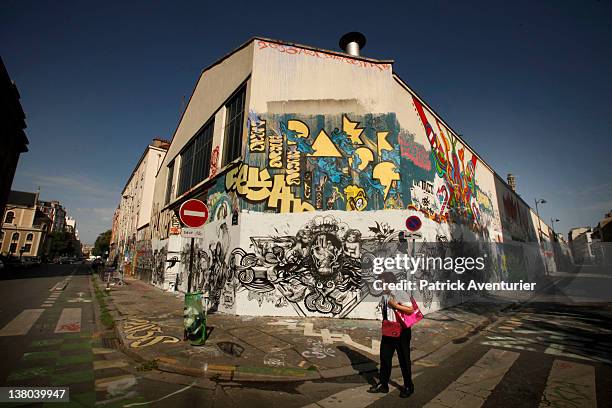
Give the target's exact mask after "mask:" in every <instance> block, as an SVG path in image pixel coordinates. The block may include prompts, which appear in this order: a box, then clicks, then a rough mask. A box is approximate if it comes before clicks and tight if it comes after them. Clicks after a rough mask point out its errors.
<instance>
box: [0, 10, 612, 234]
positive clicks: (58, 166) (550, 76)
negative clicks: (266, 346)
mask: <svg viewBox="0 0 612 408" xmlns="http://www.w3.org/2000/svg"><path fill="white" fill-rule="evenodd" d="M124 3H125V4H124ZM458 3H463V2H438V1H430V2H413V1H411V2H374V3H373V2H359V1H352V2H340V1H338V2H330V1H322V2H318V1H310V2H307V3H295V5H292V2H276V3H275V2H266V1H259V2H241V1H232V2H210V3H208V2H204V1H200V2H180V1H172V2H170V1H168V2H137V1H130V2H121V3H120V2H109V1H107V2H96V3H93V2H85V1H79V2H70V1H61V2H43V1H29V0H19V1H15V0H5V1H3V2H2V4H1V5H0V53H1V55H2V57H3V59H4V62H5V64H6V66H7V68H8V70H9V73H10V74H11V76H12V78H13V80H14V81H15V82H16V83H17V86H18V87H19V91H20V93H21V97H22V99H21V102H22V105H23V107H24V110H25V112H26V115H27V124H28V128H27V135H28V138H29V139H30V151H29V152H28V153H26V154H23V155H22V156H21V159H20V162H19V167H18V169H17V174H16V177H15V182H14V184H13V188H14V189H21V190H29V191H34V190H35V189H36V187H37V186H40V187H41V197H42V198H43V199H57V200H60V201H61V202H63V203H64V204H65V205H66V206H67V207H68V210H69V211H70V213H71V214H72V215H73V216H74V217H75V218H77V223H78V228H79V230H80V232H81V236H82V238H83V241H84V242H87V243H92V242H93V240H94V239H95V237H96V236H97V234H98V233H100V232H102V231H103V230H105V229H107V228H110V225H111V217H112V212H113V210H114V208H115V207H116V205H117V202H118V200H119V194H120V191H121V189H122V188H123V185H124V183H125V181H126V180H127V177H129V175H130V173H131V170H132V168H133V167H134V165H135V164H136V162H137V160H138V159H139V157H140V155H141V153H142V150H143V148H144V146H145V145H146V144H147V143H148V142H149V141H150V140H151V139H152V138H153V137H157V136H161V137H163V138H170V137H171V136H172V133H173V132H174V129H175V128H176V125H177V122H178V119H179V115H180V110H181V102H182V99H183V97H184V96H185V97H188V96H189V94H190V92H191V89H192V87H193V85H194V83H195V81H196V79H197V77H198V74H199V72H200V71H201V69H202V68H204V67H206V66H208V65H209V64H211V63H212V62H214V61H215V60H216V59H218V58H220V57H222V56H223V55H225V54H226V53H228V52H229V51H230V50H232V49H234V48H236V47H237V46H238V45H240V44H242V43H243V42H244V41H246V40H247V39H249V38H250V37H252V36H255V35H258V36H265V37H270V38H278V39H283V40H288V41H295V42H299V43H303V44H309V45H313V46H317V47H321V48H328V49H337V43H338V39H339V37H340V36H341V35H342V34H343V33H345V32H347V31H355V30H358V31H362V32H364V33H365V34H366V36H367V38H368V44H367V46H366V48H365V49H364V51H363V54H364V55H366V56H369V57H373V58H381V59H387V58H389V59H394V60H395V65H394V70H395V72H397V73H398V74H399V75H400V76H401V77H402V78H403V79H404V80H405V81H406V82H407V83H408V84H410V86H411V87H412V88H413V89H415V90H416V91H417V92H418V93H419V94H420V95H421V96H422V97H424V98H425V100H427V101H428V103H429V104H430V105H431V106H433V107H434V109H435V110H436V111H437V112H438V113H440V114H441V115H442V116H443V117H444V118H445V119H446V121H447V122H448V123H449V124H450V125H451V126H452V127H453V128H454V129H455V130H456V131H457V132H459V133H461V134H463V137H464V139H465V140H466V141H467V142H468V143H469V144H470V145H471V146H472V147H474V148H475V149H476V150H477V151H478V153H479V154H480V155H482V156H483V157H484V158H485V160H486V161H487V162H488V163H489V164H490V165H492V166H493V168H494V169H495V170H496V171H497V172H498V173H499V174H501V175H503V176H504V177H505V174H506V173H508V172H512V173H514V174H516V176H517V183H518V191H519V193H520V194H521V196H522V197H523V198H524V199H526V200H527V201H528V202H529V203H533V199H534V197H536V196H537V197H538V198H545V199H546V200H547V201H548V204H545V205H544V206H543V207H542V211H541V212H542V215H543V217H545V218H546V219H550V218H551V217H555V218H560V219H561V222H559V223H558V224H557V225H558V227H559V228H557V229H558V230H559V231H562V232H564V233H567V230H568V229H569V228H570V227H573V226H579V225H580V226H581V225H595V224H596V223H597V222H598V221H599V220H600V219H601V218H602V216H603V214H604V212H606V211H609V210H610V209H612V160H611V159H610V151H611V149H610V148H611V146H610V142H611V140H612V137H611V135H612V75H611V73H612V5H611V4H610V3H609V2H603V1H590V0H585V1H580V2H578V1H571V2H569V1H568V2H563V1H550V2H543V1H538V2H530V1H526V2H523V1H513V2H501V1H500V2H497V1H486V2H484V1H483V2H481V3H476V2H474V3H471V5H469V6H466V5H464V4H458ZM400 4H401V5H400Z"/></svg>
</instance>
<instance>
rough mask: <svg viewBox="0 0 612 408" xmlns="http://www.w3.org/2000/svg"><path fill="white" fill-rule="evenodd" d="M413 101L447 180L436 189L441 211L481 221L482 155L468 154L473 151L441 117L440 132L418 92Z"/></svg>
mask: <svg viewBox="0 0 612 408" xmlns="http://www.w3.org/2000/svg"><path fill="white" fill-rule="evenodd" d="M412 101H413V104H414V107H415V109H416V111H417V114H418V116H419V118H420V120H421V124H422V125H423V127H424V128H425V133H426V135H427V139H428V140H429V144H430V146H431V157H432V159H433V161H434V166H435V169H436V174H437V175H438V177H440V178H441V179H442V180H444V184H443V185H441V186H440V187H439V188H437V189H436V191H435V194H436V196H437V198H438V200H439V202H440V204H441V213H442V214H444V215H445V216H447V217H448V216H449V215H450V216H452V217H454V220H456V221H460V220H467V221H468V222H470V223H478V222H479V221H480V209H479V206H478V203H477V201H476V180H475V172H476V164H477V162H478V158H477V157H476V155H475V154H472V155H471V157H468V155H469V154H470V153H469V151H468V150H467V149H465V148H464V147H460V148H459V149H458V148H457V143H458V139H457V138H456V137H454V136H453V135H452V133H451V132H450V131H449V130H448V129H447V128H446V127H445V126H444V125H442V124H441V123H440V122H439V121H438V120H437V119H436V121H435V125H436V128H437V132H436V130H435V129H434V127H433V126H432V125H431V124H430V123H429V119H427V116H426V114H425V109H424V107H423V105H422V104H421V102H420V101H419V100H418V99H417V98H416V97H414V96H413V97H412ZM446 211H448V214H446Z"/></svg>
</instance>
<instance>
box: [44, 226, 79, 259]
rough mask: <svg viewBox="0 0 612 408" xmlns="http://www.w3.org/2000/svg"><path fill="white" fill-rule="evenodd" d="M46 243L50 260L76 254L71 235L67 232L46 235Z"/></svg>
mask: <svg viewBox="0 0 612 408" xmlns="http://www.w3.org/2000/svg"><path fill="white" fill-rule="evenodd" d="M47 242H48V245H49V247H48V248H49V256H50V257H51V258H54V257H56V256H66V255H67V256H71V255H75V253H76V250H75V249H76V248H75V247H74V241H73V239H72V234H70V233H69V232H60V231H55V232H51V233H49V235H47Z"/></svg>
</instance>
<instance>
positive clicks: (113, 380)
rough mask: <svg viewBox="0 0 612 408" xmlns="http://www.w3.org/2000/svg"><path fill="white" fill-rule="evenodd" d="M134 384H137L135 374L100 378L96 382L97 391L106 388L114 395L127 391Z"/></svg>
mask: <svg viewBox="0 0 612 408" xmlns="http://www.w3.org/2000/svg"><path fill="white" fill-rule="evenodd" d="M134 385H136V377H135V376H133V375H118V376H116V377H107V378H100V379H99V380H96V382H95V387H96V391H103V390H106V391H107V392H108V393H109V394H111V395H113V396H116V395H119V394H122V393H125V392H127V389H128V388H130V387H133V386H134Z"/></svg>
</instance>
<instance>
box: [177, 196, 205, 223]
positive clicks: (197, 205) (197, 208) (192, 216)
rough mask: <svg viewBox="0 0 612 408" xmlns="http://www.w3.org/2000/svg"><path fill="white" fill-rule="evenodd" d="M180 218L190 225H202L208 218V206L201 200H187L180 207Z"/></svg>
mask: <svg viewBox="0 0 612 408" xmlns="http://www.w3.org/2000/svg"><path fill="white" fill-rule="evenodd" d="M179 218H180V219H181V222H182V223H183V224H185V225H186V226H188V227H191V228H198V227H201V226H202V225H204V224H205V223H206V220H208V207H207V206H206V204H204V203H203V202H202V201H200V200H195V199H191V200H187V201H185V202H184V203H183V204H182V205H181V208H180V209H179Z"/></svg>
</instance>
